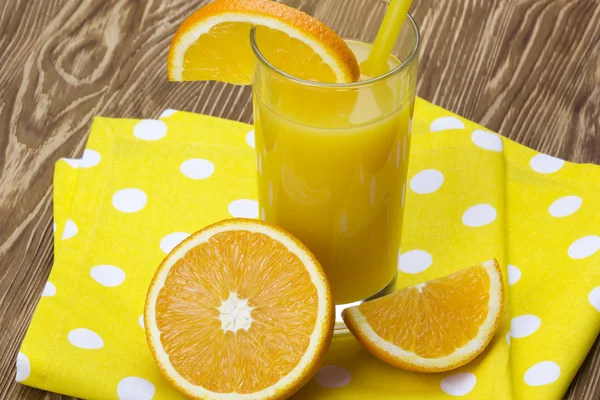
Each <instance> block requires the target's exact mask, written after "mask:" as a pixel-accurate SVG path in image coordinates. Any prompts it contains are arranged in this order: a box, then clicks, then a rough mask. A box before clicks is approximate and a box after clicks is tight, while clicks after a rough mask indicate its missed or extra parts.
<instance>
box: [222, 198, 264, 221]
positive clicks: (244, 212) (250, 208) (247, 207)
mask: <svg viewBox="0 0 600 400" xmlns="http://www.w3.org/2000/svg"><path fill="white" fill-rule="evenodd" d="M229 214H231V215H232V216H234V217H235V218H257V217H258V202H257V201H256V200H247V199H241V200H235V201H232V202H231V203H230V204H229Z"/></svg>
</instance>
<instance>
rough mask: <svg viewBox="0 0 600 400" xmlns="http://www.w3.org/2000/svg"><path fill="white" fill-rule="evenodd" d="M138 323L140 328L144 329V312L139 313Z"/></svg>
mask: <svg viewBox="0 0 600 400" xmlns="http://www.w3.org/2000/svg"><path fill="white" fill-rule="evenodd" d="M138 324H140V326H141V327H142V329H146V327H145V325H144V314H142V315H140V317H139V318H138Z"/></svg>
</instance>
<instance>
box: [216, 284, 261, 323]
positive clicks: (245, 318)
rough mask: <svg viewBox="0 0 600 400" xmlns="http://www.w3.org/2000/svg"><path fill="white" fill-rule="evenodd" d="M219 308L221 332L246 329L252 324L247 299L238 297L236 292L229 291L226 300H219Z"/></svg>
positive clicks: (251, 308)
mask: <svg viewBox="0 0 600 400" xmlns="http://www.w3.org/2000/svg"><path fill="white" fill-rule="evenodd" d="M217 309H218V310H219V320H220V321H221V329H222V330H223V332H227V331H231V332H233V333H236V332H237V331H239V330H240V329H243V330H245V331H247V330H248V329H250V327H251V326H252V322H254V319H252V310H253V309H254V307H250V305H249V304H248V299H240V298H239V297H238V295H237V293H235V292H232V293H229V297H228V298H227V300H222V301H221V306H220V307H217Z"/></svg>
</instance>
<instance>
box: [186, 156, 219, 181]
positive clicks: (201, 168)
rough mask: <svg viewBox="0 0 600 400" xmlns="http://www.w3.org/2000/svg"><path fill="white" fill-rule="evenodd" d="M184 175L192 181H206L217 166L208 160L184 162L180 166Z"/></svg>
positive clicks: (198, 159)
mask: <svg viewBox="0 0 600 400" xmlns="http://www.w3.org/2000/svg"><path fill="white" fill-rule="evenodd" d="M179 170H180V171H181V173H182V174H184V175H185V176H187V177H188V178H191V179H196V180H200V179H206V178H208V177H209V176H211V175H212V174H213V172H215V166H214V164H213V163H211V162H210V161H208V160H204V159H202V158H192V159H189V160H186V161H184V162H183V163H181V165H180V166H179Z"/></svg>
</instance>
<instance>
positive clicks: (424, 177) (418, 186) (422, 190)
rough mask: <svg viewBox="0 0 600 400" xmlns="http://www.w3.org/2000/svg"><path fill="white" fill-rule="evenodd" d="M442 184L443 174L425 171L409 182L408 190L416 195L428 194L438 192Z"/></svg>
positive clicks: (429, 170)
mask: <svg viewBox="0 0 600 400" xmlns="http://www.w3.org/2000/svg"><path fill="white" fill-rule="evenodd" d="M442 183H444V174H442V173H441V172H440V171H438V170H437V169H426V170H423V171H421V172H419V173H418V174H416V175H415V176H413V177H412V179H411V180H410V188H411V189H412V191H413V192H415V193H418V194H429V193H433V192H435V191H436V190H438V189H439V188H440V187H441V186H442Z"/></svg>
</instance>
